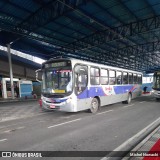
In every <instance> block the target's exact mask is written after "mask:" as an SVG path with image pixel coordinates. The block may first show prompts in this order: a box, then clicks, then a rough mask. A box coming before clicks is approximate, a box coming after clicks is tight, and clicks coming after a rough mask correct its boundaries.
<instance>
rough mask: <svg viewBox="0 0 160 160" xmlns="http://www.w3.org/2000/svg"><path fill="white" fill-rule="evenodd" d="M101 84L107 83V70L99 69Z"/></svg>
mask: <svg viewBox="0 0 160 160" xmlns="http://www.w3.org/2000/svg"><path fill="white" fill-rule="evenodd" d="M101 84H102V85H107V84H108V70H107V69H101Z"/></svg>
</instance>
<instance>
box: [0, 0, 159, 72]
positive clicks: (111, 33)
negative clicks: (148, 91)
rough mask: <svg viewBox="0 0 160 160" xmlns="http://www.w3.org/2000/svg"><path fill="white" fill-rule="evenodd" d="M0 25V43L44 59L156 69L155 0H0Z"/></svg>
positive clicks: (143, 69) (156, 22)
mask: <svg viewBox="0 0 160 160" xmlns="http://www.w3.org/2000/svg"><path fill="white" fill-rule="evenodd" d="M0 30H1V31H0V44H1V45H6V43H10V42H13V44H12V48H13V49H17V50H20V51H23V52H26V53H29V54H31V55H38V56H39V57H41V58H45V59H48V58H49V57H53V56H57V55H62V56H66V57H77V58H79V59H85V60H88V61H94V62H97V63H106V62H107V64H110V65H112V66H121V67H123V68H127V69H133V70H138V71H146V72H153V71H154V70H157V69H158V68H159V69H160V52H159V48H160V47H159V41H160V39H159V37H160V2H159V0H141V1H140V0H119V1H117V0H29V1H28V0H9V1H5V0H0ZM42 42H44V43H42ZM49 44H50V45H49ZM95 57H96V58H95Z"/></svg>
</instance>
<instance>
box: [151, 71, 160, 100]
mask: <svg viewBox="0 0 160 160" xmlns="http://www.w3.org/2000/svg"><path fill="white" fill-rule="evenodd" d="M152 88H153V91H152V93H153V95H154V97H155V98H156V99H157V100H160V71H157V72H155V73H154V75H153V87H152Z"/></svg>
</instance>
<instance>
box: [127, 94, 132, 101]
mask: <svg viewBox="0 0 160 160" xmlns="http://www.w3.org/2000/svg"><path fill="white" fill-rule="evenodd" d="M130 102H131V95H130V94H129V96H128V103H130Z"/></svg>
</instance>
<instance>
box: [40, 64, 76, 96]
mask: <svg viewBox="0 0 160 160" xmlns="http://www.w3.org/2000/svg"><path fill="white" fill-rule="evenodd" d="M43 83H44V84H43V88H42V93H52V94H54V93H59V94H60V93H69V92H72V88H73V87H72V70H71V66H66V67H58V68H47V69H45V70H44V72H43Z"/></svg>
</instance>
